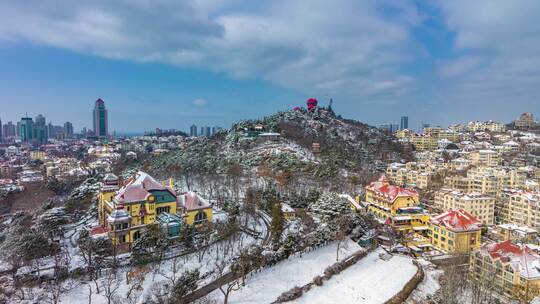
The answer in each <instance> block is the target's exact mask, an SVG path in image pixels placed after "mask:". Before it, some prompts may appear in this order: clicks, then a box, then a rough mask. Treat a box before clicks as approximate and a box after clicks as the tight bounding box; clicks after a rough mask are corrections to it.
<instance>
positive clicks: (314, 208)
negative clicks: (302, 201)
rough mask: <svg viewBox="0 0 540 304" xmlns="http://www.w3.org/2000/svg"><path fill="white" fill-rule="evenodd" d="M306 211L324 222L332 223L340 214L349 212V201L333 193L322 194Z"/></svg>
mask: <svg viewBox="0 0 540 304" xmlns="http://www.w3.org/2000/svg"><path fill="white" fill-rule="evenodd" d="M308 209H309V211H310V212H311V213H312V214H313V215H314V216H317V217H319V218H320V219H321V220H323V221H325V222H331V221H334V220H336V219H337V218H339V217H340V216H341V215H342V214H347V213H350V212H351V206H350V203H349V201H348V200H347V199H346V198H343V197H341V196H339V195H338V194H337V193H334V192H328V193H324V194H322V195H321V196H320V197H319V199H318V200H317V201H316V202H315V203H313V204H311V205H310V206H309V208H308Z"/></svg>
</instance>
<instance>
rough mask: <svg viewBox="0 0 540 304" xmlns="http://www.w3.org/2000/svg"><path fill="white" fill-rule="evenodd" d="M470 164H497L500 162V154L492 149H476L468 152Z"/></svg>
mask: <svg viewBox="0 0 540 304" xmlns="http://www.w3.org/2000/svg"><path fill="white" fill-rule="evenodd" d="M468 157H469V159H470V160H471V164H472V165H474V166H498V165H499V163H500V162H501V157H500V155H499V154H498V153H497V152H495V151H493V150H477V151H473V152H471V153H469V154H468Z"/></svg>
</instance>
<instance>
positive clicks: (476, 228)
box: [428, 209, 482, 254]
mask: <svg viewBox="0 0 540 304" xmlns="http://www.w3.org/2000/svg"><path fill="white" fill-rule="evenodd" d="M481 227H482V223H480V221H478V219H476V218H475V217H474V216H472V215H470V214H469V213H468V212H467V211H465V210H462V209H450V210H448V211H446V212H444V213H441V214H439V215H437V216H435V217H433V218H432V219H431V220H430V222H429V232H428V234H429V236H430V240H431V244H432V245H433V246H435V248H437V249H439V250H442V251H445V252H448V253H452V254H466V253H469V252H470V251H472V250H474V249H477V248H479V247H480V230H481Z"/></svg>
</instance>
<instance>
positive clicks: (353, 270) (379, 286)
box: [291, 251, 417, 304]
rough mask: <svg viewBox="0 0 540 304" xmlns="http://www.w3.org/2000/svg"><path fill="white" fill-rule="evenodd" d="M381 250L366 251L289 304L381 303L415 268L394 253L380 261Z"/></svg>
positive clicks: (408, 277)
mask: <svg viewBox="0 0 540 304" xmlns="http://www.w3.org/2000/svg"><path fill="white" fill-rule="evenodd" d="M381 252H382V251H375V252H372V253H370V254H369V255H368V256H366V257H365V258H363V259H362V260H360V261H359V262H358V263H356V264H354V265H353V266H351V267H350V268H348V269H346V270H344V271H343V272H342V273H340V274H338V275H335V276H334V277H332V278H331V279H330V280H329V281H325V282H324V284H323V285H322V286H321V287H318V286H314V287H313V288H312V289H311V290H310V291H308V292H307V293H305V294H304V295H303V296H302V297H301V298H299V299H297V300H296V301H293V302H291V303H298V304H299V303H310V304H312V303H369V304H377V303H384V302H385V301H387V300H389V299H390V298H391V297H392V296H394V295H395V294H396V293H398V292H399V291H400V290H401V289H402V288H403V286H404V285H405V284H406V283H407V282H408V281H409V280H410V279H411V278H412V277H413V276H414V274H415V273H416V271H417V268H416V266H415V265H414V264H413V263H412V259H411V258H409V257H405V256H399V255H394V256H393V257H392V258H391V259H390V260H388V261H384V260H382V259H380V258H379V253H381Z"/></svg>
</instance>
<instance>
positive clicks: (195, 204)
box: [178, 191, 212, 211]
mask: <svg viewBox="0 0 540 304" xmlns="http://www.w3.org/2000/svg"><path fill="white" fill-rule="evenodd" d="M178 202H179V203H180V204H181V205H182V207H184V208H185V209H186V210H187V211H192V210H198V209H206V208H211V207H212V205H211V204H210V203H209V202H208V201H206V200H205V199H204V198H202V197H201V196H200V195H199V194H198V193H197V192H193V191H189V192H186V193H184V194H181V195H180V196H178Z"/></svg>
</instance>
